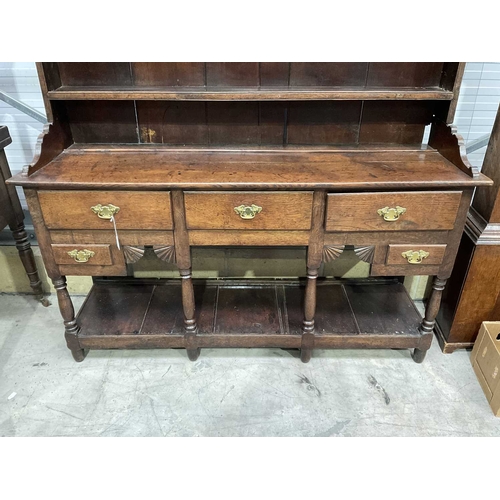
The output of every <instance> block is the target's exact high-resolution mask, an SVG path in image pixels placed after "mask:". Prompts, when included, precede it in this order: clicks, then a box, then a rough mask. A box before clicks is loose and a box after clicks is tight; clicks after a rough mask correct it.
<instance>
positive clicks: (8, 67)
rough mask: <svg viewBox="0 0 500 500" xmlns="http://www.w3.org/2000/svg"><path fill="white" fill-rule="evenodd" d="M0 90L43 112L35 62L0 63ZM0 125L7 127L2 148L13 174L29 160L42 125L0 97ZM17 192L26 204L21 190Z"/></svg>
mask: <svg viewBox="0 0 500 500" xmlns="http://www.w3.org/2000/svg"><path fill="white" fill-rule="evenodd" d="M0 90H2V91H3V92H5V93H6V94H8V95H9V96H11V97H14V98H15V99H17V100H18V101H22V102H24V103H25V104H28V105H29V106H31V107H32V108H35V109H36V110H37V111H40V113H43V114H45V107H44V105H43V99H42V94H41V92H40V84H39V83H38V75H37V72H36V68H35V63H33V62H24V63H4V62H0ZM0 125H6V126H7V127H8V128H9V133H10V135H11V137H12V144H10V145H9V146H7V147H6V148H5V153H6V155H7V160H8V161H9V165H10V169H11V171H12V173H17V172H19V171H20V170H21V169H22V168H23V166H24V165H27V164H28V163H31V160H32V159H33V156H34V152H35V144H36V140H37V138H38V136H39V135H40V133H41V132H42V128H43V124H42V123H40V122H38V121H37V120H35V119H34V118H31V117H30V116H28V115H26V114H24V113H22V112H21V111H18V110H17V109H16V108H13V107H12V106H10V105H9V104H7V103H6V102H4V101H2V100H0ZM18 192H19V195H20V197H21V202H22V204H23V206H24V207H26V204H25V201H24V195H23V194H22V190H21V189H19V190H18Z"/></svg>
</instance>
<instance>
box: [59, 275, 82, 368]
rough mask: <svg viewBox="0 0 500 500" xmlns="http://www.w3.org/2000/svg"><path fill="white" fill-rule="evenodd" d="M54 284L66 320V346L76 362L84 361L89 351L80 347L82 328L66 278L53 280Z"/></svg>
mask: <svg viewBox="0 0 500 500" xmlns="http://www.w3.org/2000/svg"><path fill="white" fill-rule="evenodd" d="M52 283H54V287H55V289H56V292H57V301H58V303H59V310H60V311H61V316H62V317H63V320H64V329H65V334H64V336H65V338H66V344H67V346H68V348H69V349H70V350H71V354H72V355H73V358H74V359H75V361H78V362H80V361H83V360H84V359H85V356H86V355H87V351H86V350H84V349H82V348H81V347H80V343H79V341H78V332H79V331H80V327H79V326H78V324H77V322H76V318H75V309H74V307H73V302H72V301H71V297H70V296H69V292H68V289H67V287H66V276H59V277H57V278H54V279H52Z"/></svg>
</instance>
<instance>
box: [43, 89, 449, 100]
mask: <svg viewBox="0 0 500 500" xmlns="http://www.w3.org/2000/svg"><path fill="white" fill-rule="evenodd" d="M47 95H48V97H49V99H52V100H172V101H295V100H372V101H375V100H431V101H432V100H444V101H450V100H452V99H453V95H454V94H453V92H451V91H448V90H444V89H441V88H439V87H429V88H404V87H402V88H393V87H391V88H388V87H269V88H262V87H261V88H256V87H253V88H242V87H213V88H210V87H121V86H120V87H118V86H116V87H109V86H99V87H93V86H88V87H87V86H78V87H76V86H62V87H59V88H58V89H56V90H50V91H48V93H47Z"/></svg>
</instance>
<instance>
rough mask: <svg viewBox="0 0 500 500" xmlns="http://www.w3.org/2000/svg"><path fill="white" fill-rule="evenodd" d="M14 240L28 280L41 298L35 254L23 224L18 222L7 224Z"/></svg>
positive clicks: (40, 284) (40, 285) (40, 283)
mask: <svg viewBox="0 0 500 500" xmlns="http://www.w3.org/2000/svg"><path fill="white" fill-rule="evenodd" d="M9 227H10V229H11V231H12V235H13V236H14V240H15V241H16V248H17V251H18V252H19V257H21V262H22V263H23V266H24V269H25V270H26V274H27V275H28V279H29V280H30V285H31V288H32V289H33V292H35V295H36V296H37V298H38V299H40V300H41V299H43V290H42V282H41V280H40V277H39V276H38V271H37V268H36V263H35V256H34V255H33V250H32V249H31V245H30V242H29V241H28V235H27V234H26V231H25V230H24V224H23V223H22V222H21V223H18V224H17V225H12V226H9Z"/></svg>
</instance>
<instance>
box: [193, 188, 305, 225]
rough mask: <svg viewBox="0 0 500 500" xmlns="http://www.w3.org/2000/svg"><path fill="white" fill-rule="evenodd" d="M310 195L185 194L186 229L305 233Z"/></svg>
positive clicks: (257, 193) (248, 192) (292, 193)
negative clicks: (294, 231)
mask: <svg viewBox="0 0 500 500" xmlns="http://www.w3.org/2000/svg"><path fill="white" fill-rule="evenodd" d="M312 200H313V193H312V192H303V191H300V192H280V191H277V192H255V191H242V192H194V191H192V192H186V193H185V194H184V202H185V207H186V222H187V227H188V229H243V230H249V229H250V230H253V229H256V230H308V229H310V228H311V217H312Z"/></svg>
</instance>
